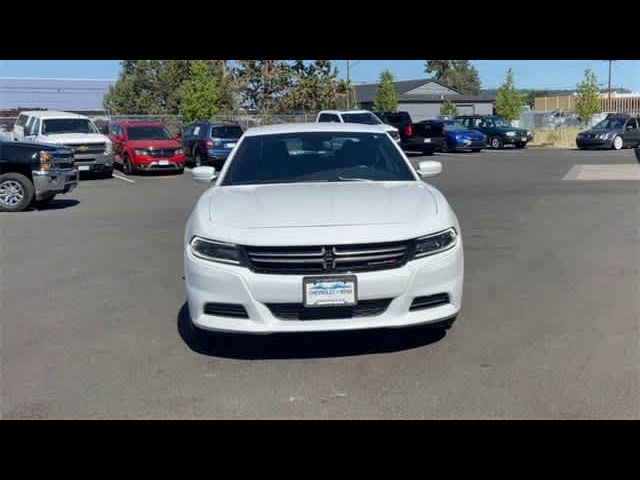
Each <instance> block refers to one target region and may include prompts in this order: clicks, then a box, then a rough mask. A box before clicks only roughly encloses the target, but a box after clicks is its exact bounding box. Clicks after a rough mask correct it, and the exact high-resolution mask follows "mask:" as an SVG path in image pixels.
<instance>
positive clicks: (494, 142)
mask: <svg viewBox="0 0 640 480" xmlns="http://www.w3.org/2000/svg"><path fill="white" fill-rule="evenodd" d="M491 147H492V148H495V149H496V150H500V149H501V148H502V147H504V144H503V143H502V140H501V139H500V137H493V138H492V139H491Z"/></svg>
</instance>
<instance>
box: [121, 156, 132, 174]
mask: <svg viewBox="0 0 640 480" xmlns="http://www.w3.org/2000/svg"><path fill="white" fill-rule="evenodd" d="M122 171H123V172H124V174H125V175H131V174H132V173H133V165H131V160H129V155H125V156H124V158H123V159H122Z"/></svg>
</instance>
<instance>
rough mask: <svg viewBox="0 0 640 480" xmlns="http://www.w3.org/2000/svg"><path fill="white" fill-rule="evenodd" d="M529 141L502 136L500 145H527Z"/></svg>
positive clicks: (523, 138) (525, 138)
mask: <svg viewBox="0 0 640 480" xmlns="http://www.w3.org/2000/svg"><path fill="white" fill-rule="evenodd" d="M528 141H529V139H528V137H518V136H516V137H508V136H504V137H502V143H504V144H505V145H517V144H522V143H527V142H528Z"/></svg>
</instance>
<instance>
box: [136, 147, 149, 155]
mask: <svg viewBox="0 0 640 480" xmlns="http://www.w3.org/2000/svg"><path fill="white" fill-rule="evenodd" d="M134 152H136V155H149V152H147V151H146V150H144V149H142V148H136V149H135V150H134Z"/></svg>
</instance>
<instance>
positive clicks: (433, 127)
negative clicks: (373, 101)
mask: <svg viewBox="0 0 640 480" xmlns="http://www.w3.org/2000/svg"><path fill="white" fill-rule="evenodd" d="M374 113H375V114H376V115H377V116H378V117H379V118H380V119H381V120H382V121H383V122H384V123H386V124H387V125H391V126H393V127H395V128H397V129H398V132H399V134H400V146H401V147H402V149H403V150H409V151H418V152H422V153H423V154H425V155H433V152H436V151H440V150H441V149H442V144H443V143H444V142H445V127H444V124H443V123H442V122H441V121H437V120H436V121H430V120H426V121H423V122H418V123H414V122H413V120H412V119H411V115H409V112H402V111H395V112H374Z"/></svg>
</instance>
